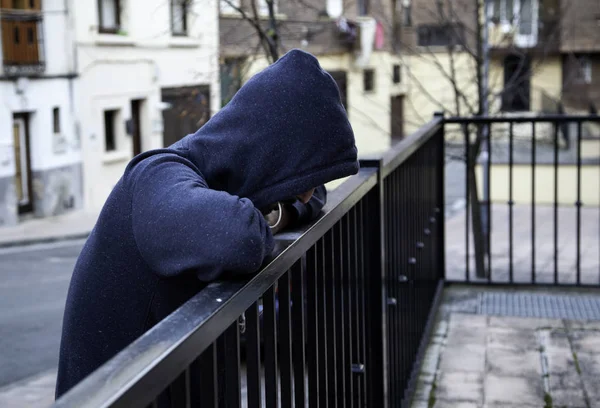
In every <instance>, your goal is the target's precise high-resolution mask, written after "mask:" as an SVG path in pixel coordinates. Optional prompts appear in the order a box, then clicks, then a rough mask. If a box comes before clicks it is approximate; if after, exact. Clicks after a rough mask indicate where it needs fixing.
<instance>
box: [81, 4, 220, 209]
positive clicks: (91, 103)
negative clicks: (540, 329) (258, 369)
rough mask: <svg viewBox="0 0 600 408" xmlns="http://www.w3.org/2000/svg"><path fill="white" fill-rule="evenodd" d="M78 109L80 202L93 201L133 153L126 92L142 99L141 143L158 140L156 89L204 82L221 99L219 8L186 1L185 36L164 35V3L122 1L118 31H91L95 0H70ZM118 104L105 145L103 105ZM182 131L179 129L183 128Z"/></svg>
mask: <svg viewBox="0 0 600 408" xmlns="http://www.w3.org/2000/svg"><path fill="white" fill-rule="evenodd" d="M69 1H71V2H72V4H74V7H75V17H76V18H75V19H74V21H75V32H76V44H77V66H78V71H79V73H80V80H79V87H78V91H77V93H78V101H79V116H80V120H81V129H82V146H83V151H84V190H85V202H86V206H87V207H88V208H91V209H98V208H100V207H101V206H102V205H103V204H104V201H105V199H106V197H107V196H108V194H109V193H110V191H111V189H112V188H113V186H114V185H115V183H116V182H117V181H118V179H119V178H120V176H121V175H122V173H123V170H124V169H125V167H126V165H127V163H128V161H129V160H130V159H131V158H132V156H133V154H132V141H131V137H129V136H127V135H125V123H124V122H125V121H126V120H127V119H130V118H131V112H130V104H131V100H132V99H144V100H145V103H144V108H143V112H142V150H149V149H154V148H160V147H162V143H163V142H162V131H163V129H162V111H161V104H160V97H161V96H160V89H161V88H164V87H176V86H189V85H200V84H203V85H210V91H211V107H212V109H213V113H214V111H216V110H217V109H218V107H219V106H220V95H219V91H220V87H219V66H218V46H219V43H218V41H219V36H218V7H217V1H216V0H201V1H196V2H193V3H192V4H193V5H192V9H191V10H190V12H189V13H188V36H186V37H177V36H172V35H171V20H170V18H171V17H170V15H171V14H170V13H171V12H170V7H169V4H170V2H169V1H167V0H122V1H121V3H122V20H121V21H122V30H123V33H122V35H115V34H99V33H98V9H97V1H96V0H85V1H78V2H75V1H74V0H69ZM108 109H119V110H120V120H119V122H120V123H118V124H117V129H118V134H117V139H118V140H117V150H116V151H114V152H105V140H104V111H105V110H108ZM182 136H183V135H182Z"/></svg>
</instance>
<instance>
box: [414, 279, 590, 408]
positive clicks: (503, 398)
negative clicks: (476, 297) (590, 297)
mask: <svg viewBox="0 0 600 408" xmlns="http://www.w3.org/2000/svg"><path fill="white" fill-rule="evenodd" d="M450 290H452V289H450ZM459 295H460V294H459ZM446 310H448V313H447V314H446V315H445V316H442V317H441V319H440V320H439V321H438V323H437V325H436V329H435V331H434V333H433V337H432V339H431V342H430V344H429V347H428V349H427V352H426V355H425V359H424V361H423V366H422V369H421V373H420V377H419V381H418V386H417V391H416V394H415V398H414V400H413V404H412V407H413V408H446V407H453V408H500V407H502V408H534V407H537V408H540V407H544V408H558V407H569V408H591V407H600V321H573V320H562V319H539V318H522V317H507V316H486V315H477V314H467V313H460V312H457V311H451V310H452V308H450V309H446ZM455 310H456V309H455ZM442 314H443V313H442Z"/></svg>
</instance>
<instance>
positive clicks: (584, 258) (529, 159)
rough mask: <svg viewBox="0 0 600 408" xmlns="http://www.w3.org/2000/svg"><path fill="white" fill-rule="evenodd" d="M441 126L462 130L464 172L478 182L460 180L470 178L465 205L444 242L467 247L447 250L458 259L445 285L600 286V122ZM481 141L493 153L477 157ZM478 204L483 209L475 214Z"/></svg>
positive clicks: (457, 121)
mask: <svg viewBox="0 0 600 408" xmlns="http://www.w3.org/2000/svg"><path fill="white" fill-rule="evenodd" d="M444 123H445V126H446V127H449V126H459V127H460V128H461V130H462V132H463V135H464V139H463V141H464V149H463V158H464V162H465V169H467V173H469V171H468V169H472V170H471V171H472V177H476V178H477V183H476V184H473V183H469V180H470V178H469V176H468V175H467V176H464V175H463V176H460V177H462V178H464V179H465V180H466V181H465V185H466V188H465V203H466V209H465V212H464V216H463V217H459V218H460V219H458V220H457V221H449V225H450V224H451V225H452V227H451V229H452V230H453V235H452V237H451V238H448V241H449V242H450V241H453V242H457V241H462V242H463V243H464V245H462V247H460V248H459V246H457V245H456V244H455V245H454V246H453V248H454V249H453V250H452V251H450V250H449V251H448V253H447V256H452V257H453V258H454V259H453V264H452V265H451V266H449V267H448V275H447V276H446V280H447V281H460V282H472V283H486V284H488V283H498V284H550V285H576V286H579V285H590V286H598V285H600V257H599V254H600V211H599V208H600V187H599V184H598V183H599V182H598V180H599V179H600V132H599V130H600V117H599V116H597V115H587V116H569V115H561V114H558V115H557V114H550V115H540V116H536V117H531V116H530V117H527V116H510V117H476V118H450V119H446V120H445V121H444ZM478 139H483V142H484V143H483V144H482V145H484V146H485V145H487V146H488V149H487V154H484V155H479V154H478V150H477V149H478V148H477V147H476V145H477V144H478ZM586 143H587V144H586ZM486 168H487V169H488V170H487V171H485V169H486ZM476 174H477V176H475V175H476ZM473 195H475V197H476V198H475V199H473ZM477 203H479V204H480V206H481V208H480V210H477V209H474V205H476V204H477ZM479 219H480V220H481V222H479V221H478V220H479ZM461 223H462V225H459V224H461ZM448 228H450V227H448ZM457 230H462V232H460V233H457Z"/></svg>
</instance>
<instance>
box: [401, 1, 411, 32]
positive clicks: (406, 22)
mask: <svg viewBox="0 0 600 408" xmlns="http://www.w3.org/2000/svg"><path fill="white" fill-rule="evenodd" d="M402 25H403V26H405V27H410V26H412V10H411V5H410V1H406V0H405V1H404V3H402Z"/></svg>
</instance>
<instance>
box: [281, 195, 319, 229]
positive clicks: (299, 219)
mask: <svg viewBox="0 0 600 408" xmlns="http://www.w3.org/2000/svg"><path fill="white" fill-rule="evenodd" d="M326 203H327V190H326V189H325V186H319V187H317V188H315V191H314V193H313V195H312V197H311V198H310V200H309V201H308V203H306V204H304V203H303V202H301V201H300V200H296V201H294V202H293V203H291V204H289V205H286V207H287V208H288V209H289V212H290V221H289V225H290V226H291V227H298V226H300V225H303V224H307V223H309V222H311V221H313V220H314V219H315V218H317V216H318V215H319V214H320V213H321V210H322V209H323V207H324V206H325V204H326Z"/></svg>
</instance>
